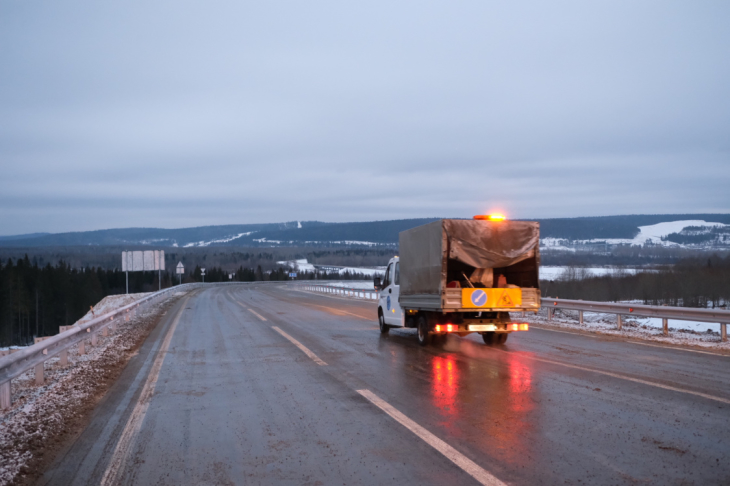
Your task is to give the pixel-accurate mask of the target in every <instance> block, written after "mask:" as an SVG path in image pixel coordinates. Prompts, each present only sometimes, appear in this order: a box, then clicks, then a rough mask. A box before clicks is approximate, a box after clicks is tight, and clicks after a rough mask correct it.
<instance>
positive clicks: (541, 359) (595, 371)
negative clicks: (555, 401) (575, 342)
mask: <svg viewBox="0 0 730 486" xmlns="http://www.w3.org/2000/svg"><path fill="white" fill-rule="evenodd" d="M505 352H506V351H505ZM529 359H534V360H535V361H542V362H543V363H552V364H556V365H560V366H565V367H566V368H573V369H576V370H583V371H591V372H593V373H598V374H601V375H606V376H611V377H613V378H619V379H621V380H628V381H633V382H634V383H641V384H642V385H649V386H655V387H657V388H664V389H665V390H671V391H676V392H680V393H689V394H690V395H696V396H698V397H702V398H707V399H709V400H715V401H717V402H722V403H728V404H730V399H727V398H722V397H717V396H715V395H709V394H707V393H702V392H696V391H691V390H685V389H684V388H677V387H675V386H669V385H662V384H661V383H657V382H654V381H648V380H642V379H640V378H632V377H630V376H626V375H621V374H618V373H611V372H610V371H603V370H597V369H595V368H584V367H583V366H577V365H572V364H567V363H561V362H560V361H553V360H551V359H544V358H536V357H534V356H530V357H529Z"/></svg>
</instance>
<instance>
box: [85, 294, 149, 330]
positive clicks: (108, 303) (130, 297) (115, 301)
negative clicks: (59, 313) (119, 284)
mask: <svg viewBox="0 0 730 486" xmlns="http://www.w3.org/2000/svg"><path fill="white" fill-rule="evenodd" d="M151 293H152V292H140V293H138V294H119V295H107V296H106V297H104V298H103V299H101V300H100V301H99V303H98V304H96V305H95V306H94V308H93V312H92V310H91V309H90V310H89V312H87V313H86V315H85V316H84V317H82V318H81V319H79V320H78V321H76V322H75V323H74V325H75V324H83V323H85V322H88V321H90V320H92V319H95V318H97V317H99V316H102V315H104V314H106V313H107V312H111V311H113V310H116V309H119V308H120V307H124V306H125V305H129V304H132V303H133V302H136V301H138V300H140V299H142V298H144V297H145V296H147V295H150V294H151Z"/></svg>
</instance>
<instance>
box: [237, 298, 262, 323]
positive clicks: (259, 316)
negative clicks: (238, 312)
mask: <svg viewBox="0 0 730 486" xmlns="http://www.w3.org/2000/svg"><path fill="white" fill-rule="evenodd" d="M235 302H236V304H238V305H240V306H241V307H243V308H244V309H247V310H249V311H251V312H253V315H255V316H256V317H258V318H259V319H261V320H262V321H266V320H267V319H266V318H265V317H264V316H262V315H261V314H259V313H258V312H256V311H255V310H253V309H251V308H250V307H246V306H245V305H243V304H241V303H240V302H239V301H237V300H236V301H235Z"/></svg>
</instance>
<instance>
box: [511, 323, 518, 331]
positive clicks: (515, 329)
mask: <svg viewBox="0 0 730 486" xmlns="http://www.w3.org/2000/svg"><path fill="white" fill-rule="evenodd" d="M512 330H513V331H519V330H520V325H519V324H512Z"/></svg>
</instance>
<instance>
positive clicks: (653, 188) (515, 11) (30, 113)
mask: <svg viewBox="0 0 730 486" xmlns="http://www.w3.org/2000/svg"><path fill="white" fill-rule="evenodd" d="M728 26H730V2H727V1H726V0H721V1H717V2H710V1H681V2H670V1H656V2H648V1H636V0H633V1H628V2H620V1H604V2H601V1H591V2H586V1H575V2H560V1H550V2H499V3H495V2H488V1H484V0H478V1H461V2H459V1H443V2H427V1H423V0H420V1H397V2H393V1H375V0H369V1H367V2H343V1H333V2H317V1H307V2H302V1H296V2H283V1H257V2H245V1H215V0H214V1H205V2H202V1H201V2H187V1H179V0H176V1H170V2H159V1H149V0H145V1H125V2H88V1H84V2H67V1H62V0H53V1H48V2H37V1H32V0H3V1H2V2H1V3H0V234H4V235H8V234H19V233H29V232H37V231H38V232H40V231H49V232H62V231H77V230H92V229H103V228H119V227H128V226H148V227H153V226H154V227H166V228H175V227H185V226H199V225H209V224H229V223H257V222H277V221H291V220H320V221H368V220H376V219H377V220H382V219H398V218H411V217H427V216H455V217H469V216H471V215H473V214H477V213H483V212H487V211H491V210H495V209H501V210H503V211H505V212H506V213H507V214H508V215H509V216H511V217H515V218H530V217H541V218H544V217H571V216H593V215H613V214H639V213H641V214H644V213H651V214H654V213H678V212H682V213H695V212H728V211H730V96H729V95H730V27H728Z"/></svg>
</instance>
